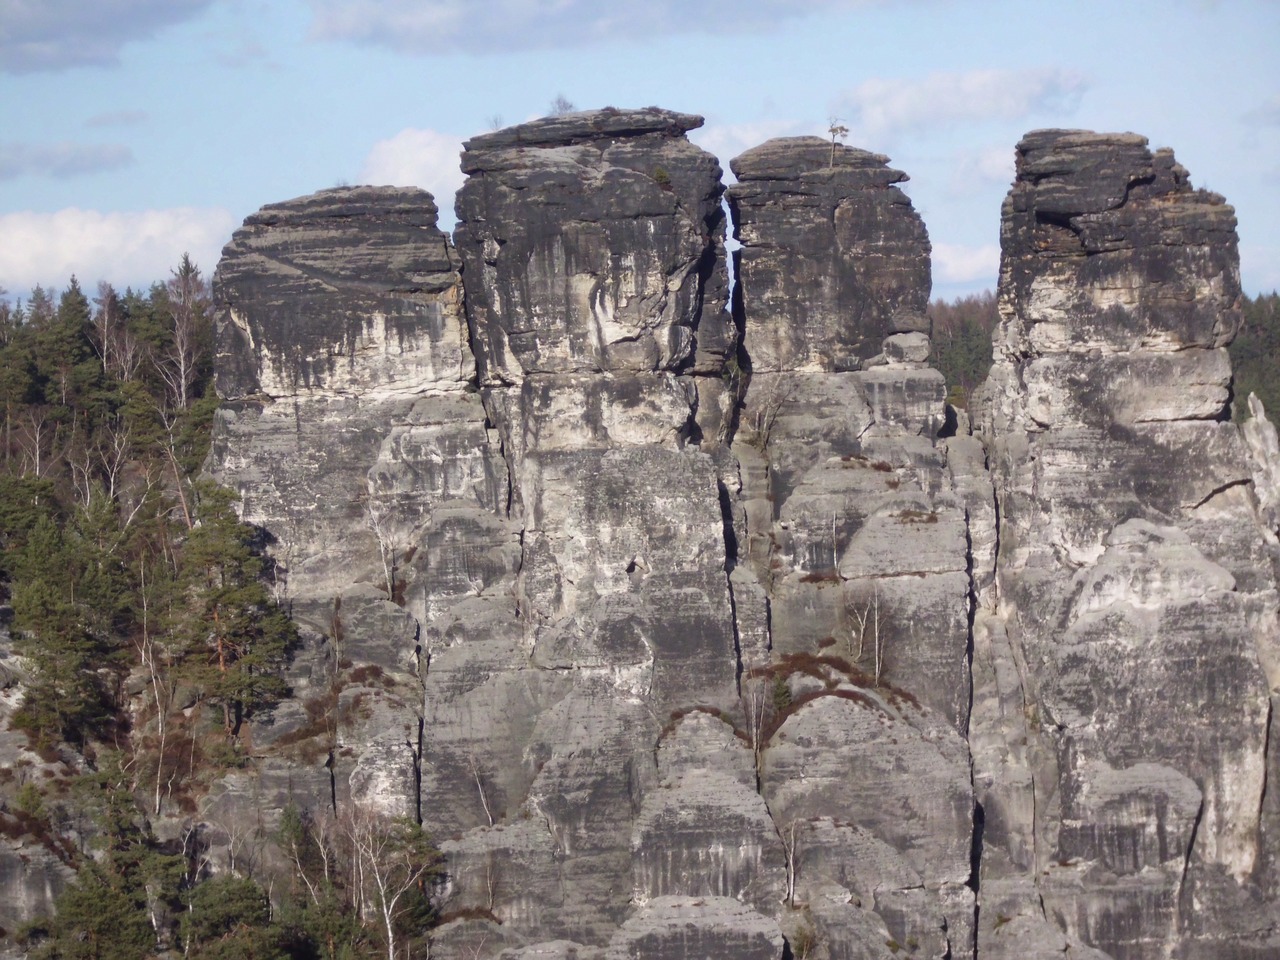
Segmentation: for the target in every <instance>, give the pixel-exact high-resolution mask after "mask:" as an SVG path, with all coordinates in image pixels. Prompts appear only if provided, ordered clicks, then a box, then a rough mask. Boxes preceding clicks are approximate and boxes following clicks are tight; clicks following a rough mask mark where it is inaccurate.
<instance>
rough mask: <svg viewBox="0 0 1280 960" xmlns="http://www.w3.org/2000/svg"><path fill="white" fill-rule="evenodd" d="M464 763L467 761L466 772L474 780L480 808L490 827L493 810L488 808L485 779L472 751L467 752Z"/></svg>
mask: <svg viewBox="0 0 1280 960" xmlns="http://www.w3.org/2000/svg"><path fill="white" fill-rule="evenodd" d="M466 761H467V771H468V772H469V773H470V774H471V778H472V779H473V780H475V782H476V790H477V792H479V794H480V806H481V807H483V808H484V815H485V817H486V818H487V819H488V821H489V826H491V827H492V826H493V823H494V820H493V810H492V808H491V807H490V806H489V794H488V792H487V791H486V790H485V779H486V778H485V777H484V774H483V772H482V771H481V769H480V761H479V760H478V759H477V758H476V753H475V751H474V750H468V751H467V756H466Z"/></svg>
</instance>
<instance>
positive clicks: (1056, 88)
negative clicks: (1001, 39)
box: [835, 68, 1086, 143]
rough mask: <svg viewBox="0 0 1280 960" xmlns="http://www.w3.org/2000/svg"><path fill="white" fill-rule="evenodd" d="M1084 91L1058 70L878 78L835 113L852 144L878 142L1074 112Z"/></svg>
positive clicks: (852, 92) (847, 96)
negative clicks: (904, 135) (898, 136)
mask: <svg viewBox="0 0 1280 960" xmlns="http://www.w3.org/2000/svg"><path fill="white" fill-rule="evenodd" d="M1085 88H1086V84H1085V81H1084V78H1083V77H1081V76H1080V75H1079V74H1076V73H1073V72H1071V71H1068V70H1059V69H1055V68H1045V69H1037V70H971V71H969V72H967V73H932V74H930V75H929V76H927V77H924V78H923V79H920V80H901V79H890V78H881V77H877V78H874V79H871V80H867V81H866V82H864V83H861V84H859V85H858V86H857V87H855V88H854V89H853V90H850V91H848V92H847V93H845V94H844V95H843V96H841V97H840V98H839V99H838V101H837V103H836V107H835V112H836V113H837V114H838V115H839V116H840V117H842V118H844V120H845V121H846V122H847V123H848V124H849V125H850V126H851V127H853V129H854V131H855V135H854V141H865V142H869V143H877V142H884V141H886V140H888V139H889V138H891V137H892V136H894V135H895V134H898V133H903V132H913V131H919V130H931V129H932V130H936V129H939V128H942V127H947V126H955V125H959V124H972V123H981V122H984V121H987V120H1020V119H1022V118H1024V117H1027V116H1030V115H1032V114H1036V113H1045V112H1048V113H1054V114H1065V113H1071V112H1072V111H1074V110H1075V108H1076V106H1077V105H1078V104H1079V101H1080V97H1081V95H1082V94H1083V93H1084V91H1085Z"/></svg>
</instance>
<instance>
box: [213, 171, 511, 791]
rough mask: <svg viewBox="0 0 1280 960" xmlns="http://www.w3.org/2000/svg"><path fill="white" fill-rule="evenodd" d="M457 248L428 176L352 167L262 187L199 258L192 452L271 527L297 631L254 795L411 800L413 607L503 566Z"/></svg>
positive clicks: (423, 607)
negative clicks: (210, 297) (359, 175)
mask: <svg viewBox="0 0 1280 960" xmlns="http://www.w3.org/2000/svg"><path fill="white" fill-rule="evenodd" d="M459 267H460V262H459V260H458V257H457V255H456V254H455V253H454V251H453V248H452V245H451V244H450V242H449V240H448V238H447V237H446V236H445V235H444V234H443V233H441V232H440V230H438V229H437V227H436V206H435V203H434V201H433V200H432V198H431V195H430V194H428V193H425V192H423V191H421V190H414V189H395V188H372V187H357V188H340V189H336V190H326V191H322V192H320V193H317V194H313V195H311V196H308V197H302V198H299V199H296V200H291V201H288V202H285V203H279V204H272V205H270V206H268V207H264V208H263V209H262V210H261V211H259V212H258V213H257V214H254V215H253V216H251V217H249V218H248V219H247V220H246V221H245V224H244V226H243V227H242V228H241V229H240V230H238V231H236V234H235V236H234V237H233V238H232V241H231V243H230V244H229V245H228V247H227V248H226V252H225V254H224V257H223V259H222V262H221V263H220V264H219V267H218V272H217V277H216V281H215V300H216V304H217V310H218V317H217V354H218V359H217V385H218V390H219V392H220V395H221V396H222V397H223V398H224V400H225V402H224V404H223V406H222V408H221V409H220V410H219V413H218V417H217V420H216V423H215V431H214V441H213V448H212V453H211V455H210V459H209V463H208V465H207V468H208V471H209V472H210V474H211V475H213V476H214V477H215V478H216V479H218V480H220V481H222V482H224V483H227V484H229V485H230V486H232V487H234V488H236V489H237V490H238V491H239V492H240V494H241V497H242V499H241V512H242V517H243V519H244V520H246V521H248V522H251V523H254V524H256V525H258V526H261V527H263V528H264V529H266V530H268V531H269V532H270V534H271V540H272V543H273V546H272V551H273V555H274V556H273V559H274V563H275V567H276V571H277V575H278V577H279V579H280V582H281V583H282V584H283V586H284V589H285V591H286V595H287V600H288V603H289V607H290V609H291V612H292V615H293V618H294V620H295V622H297V623H298V625H299V627H300V628H301V630H302V633H303V636H304V638H305V640H306V644H305V649H304V651H303V652H302V653H301V655H300V656H299V657H298V658H297V660H296V661H295V663H294V664H293V667H292V673H291V676H290V678H289V679H290V683H291V686H292V687H293V690H294V697H293V698H292V699H291V700H290V701H288V702H286V703H285V704H283V705H282V706H281V707H280V708H279V709H277V710H276V711H275V712H274V717H273V718H272V722H270V723H269V724H267V725H264V726H259V727H258V728H257V729H255V731H254V743H255V748H256V749H259V750H265V751H267V752H268V757H267V759H266V760H264V761H263V762H262V764H261V769H260V770H259V772H258V776H259V780H260V781H261V786H260V788H259V789H260V790H261V792H262V803H263V805H264V807H265V808H266V809H280V808H281V807H283V806H284V805H285V804H286V803H295V804H297V805H298V806H300V807H303V808H306V807H308V806H310V805H311V804H312V803H314V798H319V797H324V798H328V799H327V802H328V804H330V805H332V806H333V807H334V808H335V809H336V808H338V807H341V806H343V805H344V804H346V803H347V802H348V801H349V800H357V801H360V802H364V803H370V804H374V805H377V806H380V807H382V808H383V809H385V810H387V811H388V812H391V813H395V814H410V815H420V813H421V809H422V801H421V791H422V783H421V780H420V777H421V774H422V763H421V759H422V755H421V749H420V743H419V735H420V731H421V729H422V724H423V713H422V711H423V691H422V685H421V684H422V678H421V677H420V675H419V674H420V669H419V668H420V664H419V662H418V661H419V659H420V654H421V642H422V641H421V637H422V636H423V635H424V626H425V627H427V628H434V627H435V626H436V625H437V624H438V623H439V622H440V621H442V620H444V621H448V620H449V619H450V618H451V617H452V616H454V614H453V612H452V611H454V610H456V609H457V607H458V606H460V605H464V604H468V603H469V604H475V603H479V602H481V601H480V596H483V595H490V596H494V597H496V596H501V595H502V594H503V593H504V592H505V591H507V589H508V588H506V587H504V586H503V584H504V583H509V581H510V580H511V578H512V567H513V564H514V560H515V558H516V552H515V550H514V549H513V548H514V546H515V541H514V537H513V533H512V531H511V530H510V529H509V527H508V525H507V524H506V521H505V519H504V511H503V505H502V503H501V491H502V490H503V489H505V486H506V482H507V480H506V468H505V465H504V463H503V462H502V460H501V457H500V456H498V455H497V452H496V451H495V450H494V447H493V445H492V444H491V443H490V442H489V438H488V437H487V435H486V432H485V427H484V425H485V415H484V410H483V409H482V407H481V403H480V398H479V396H478V394H477V393H476V392H475V388H474V385H473V382H474V379H475V361H474V359H473V357H472V353H471V350H470V347H469V344H468V339H467V331H466V323H465V317H464V315H463V308H462V285H461V281H460V278H459V275H458V271H459ZM490 602H499V601H497V600H496V599H495V600H492V601H490ZM309 778H310V779H309ZM222 789H223V792H224V793H225V794H226V796H227V797H228V798H229V799H227V800H226V801H225V802H228V803H235V802H239V800H238V799H237V798H238V797H239V796H240V794H241V792H247V791H248V789H249V788H248V783H247V782H246V783H241V782H240V776H239V775H232V776H231V777H229V778H228V780H227V781H226V782H225V783H224V784H223V788H222ZM211 802H219V803H221V802H224V801H223V800H221V799H219V798H216V797H215V798H214V800H213V801H211Z"/></svg>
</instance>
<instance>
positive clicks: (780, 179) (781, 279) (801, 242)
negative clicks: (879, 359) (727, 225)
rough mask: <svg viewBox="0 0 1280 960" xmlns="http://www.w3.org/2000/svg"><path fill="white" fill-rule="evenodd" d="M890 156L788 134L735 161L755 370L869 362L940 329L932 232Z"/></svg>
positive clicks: (741, 267) (735, 201) (733, 204)
mask: <svg viewBox="0 0 1280 960" xmlns="http://www.w3.org/2000/svg"><path fill="white" fill-rule="evenodd" d="M888 159H889V158H888V157H885V156H882V155H880V154H878V153H868V152H867V151H865V150H856V149H854V148H852V147H846V146H843V145H840V146H837V145H835V144H833V143H829V142H827V141H825V140H823V139H821V138H819V137H788V138H780V139H776V140H770V141H769V142H768V143H765V144H762V145H761V146H759V147H756V148H754V149H752V150H748V151H747V152H746V153H744V154H742V155H741V156H740V157H738V158H737V159H735V160H734V161H733V162H732V163H731V164H730V166H731V167H732V169H733V173H734V175H735V176H736V177H737V178H738V182H737V184H735V185H734V186H733V187H731V188H730V189H729V204H730V210H731V211H732V213H733V220H734V224H735V230H736V234H735V235H736V236H737V238H738V239H739V240H741V241H742V244H743V250H742V253H741V256H740V258H739V263H738V277H739V287H738V289H739V291H740V292H741V293H742V297H743V300H744V302H746V303H748V304H749V308H748V309H747V338H748V340H749V341H750V344H751V346H750V349H751V362H752V369H753V370H756V371H762V372H763V371H776V370H825V371H837V370H857V369H858V368H859V365H860V362H861V361H865V360H867V359H869V358H871V357H873V356H875V355H877V354H879V353H880V352H881V349H882V342H883V341H884V340H885V338H886V337H889V336H890V335H892V334H912V333H924V334H927V333H928V332H929V320H928V318H927V317H926V316H925V308H926V307H927V306H928V304H929V286H930V281H929V238H928V236H927V235H926V233H925V229H924V224H923V223H922V222H921V221H920V218H919V217H918V216H917V215H916V213H915V211H914V210H912V209H911V201H910V200H908V199H907V196H906V194H904V193H903V192H902V191H901V190H899V189H898V188H897V187H895V186H893V185H894V184H895V183H901V182H903V181H904V180H906V179H907V175H906V174H905V173H903V172H902V171H901V170H894V169H891V168H890V167H889V166H888V165H887V161H888ZM899 342H901V343H903V344H906V343H911V342H912V340H911V339H910V338H906V339H905V340H904V339H902V338H896V337H895V338H892V343H893V344H894V345H896V344H898V343H899ZM893 348H894V347H892V346H891V347H890V349H893ZM924 353H925V356H927V355H928V349H927V347H926V349H925V351H924ZM925 356H915V357H913V358H912V359H914V360H924V359H925Z"/></svg>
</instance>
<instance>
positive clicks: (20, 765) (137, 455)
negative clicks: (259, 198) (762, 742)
mask: <svg viewBox="0 0 1280 960" xmlns="http://www.w3.org/2000/svg"><path fill="white" fill-rule="evenodd" d="M930 313H931V315H932V318H933V325H934V335H933V362H934V364H935V365H936V366H937V367H938V368H939V369H940V370H941V371H942V372H943V373H944V374H945V376H946V379H947V384H948V388H949V400H950V402H951V403H952V404H954V405H956V406H964V405H966V404H967V403H968V400H969V397H970V396H971V394H972V392H973V390H974V388H975V387H977V386H978V385H979V384H980V383H981V382H982V381H983V379H985V377H986V374H987V370H988V368H989V366H990V363H991V331H992V329H993V328H994V326H995V324H996V321H997V311H996V301H995V297H994V296H993V295H992V294H990V293H984V294H977V295H973V296H969V297H961V298H959V299H957V300H953V301H950V302H944V301H936V302H934V303H933V304H932V306H931V308H930ZM212 354H213V306H212V300H211V293H210V288H209V284H208V282H207V280H206V279H205V277H204V276H203V275H202V274H201V272H200V270H199V268H198V267H196V265H195V264H193V263H192V262H191V260H190V259H189V258H186V257H184V258H183V259H182V261H181V263H180V264H178V266H177V267H176V268H175V269H174V270H173V272H172V274H171V276H170V277H169V278H168V279H167V280H166V281H164V282H160V283H156V284H154V285H152V286H151V287H150V288H149V289H148V290H145V291H135V290H125V291H124V292H120V291H117V290H115V289H114V288H113V287H111V286H110V285H109V284H105V283H104V284H100V285H99V286H98V288H97V290H96V291H94V292H93V295H92V296H90V294H88V293H86V292H85V291H84V290H82V289H81V288H80V285H79V284H78V283H77V282H76V281H75V279H74V278H73V279H72V280H71V282H70V283H69V285H68V286H67V288H66V289H65V290H62V291H60V292H56V293H55V292H51V291H47V290H42V289H40V288H37V289H36V290H34V291H32V292H31V294H30V295H29V296H28V297H25V298H23V299H21V300H17V301H14V302H12V303H10V302H0V693H3V692H5V691H8V692H9V694H10V695H9V696H5V697H0V718H3V719H6V720H7V723H8V725H9V726H10V727H11V728H13V729H16V730H18V731H21V733H22V734H25V736H26V738H27V740H28V745H29V750H30V752H29V753H27V754H23V756H22V757H21V758H20V759H19V760H18V761H17V762H16V763H10V764H6V765H5V766H4V767H3V768H0V835H4V836H7V837H9V838H10V839H11V840H14V841H15V842H16V841H19V840H20V841H21V842H23V843H35V844H39V845H42V846H43V847H44V848H45V849H47V850H48V851H49V852H50V853H51V855H53V856H56V857H57V858H59V859H60V860H61V861H62V862H64V863H65V864H67V865H68V866H69V867H71V868H73V869H75V870H76V871H77V872H76V874H75V878H74V879H73V880H72V881H71V882H70V883H69V885H68V886H67V887H66V889H65V890H64V891H63V893H62V894H61V896H60V897H59V899H58V911H57V916H56V917H54V918H50V919H48V920H46V921H43V922H37V923H35V924H32V925H31V926H30V927H29V928H28V929H26V930H25V931H21V932H20V933H19V937H20V939H21V941H22V942H23V943H24V944H25V946H26V948H27V950H28V951H29V955H30V956H32V957H36V958H44V960H50V958H57V957H77V958H79V957H84V958H89V957H101V958H112V960H114V958H119V960H124V958H126V957H133V956H140V955H144V954H146V953H147V952H148V951H150V950H152V949H153V948H154V947H155V945H156V944H160V945H161V946H163V947H168V948H173V949H181V950H182V951H183V953H184V954H186V955H188V956H191V957H201V956H205V957H227V958H229V957H240V956H261V957H310V958H321V957H323V958H328V960H338V958H339V957H349V958H360V957H369V956H374V955H377V954H378V953H381V952H383V951H385V950H387V949H388V947H390V948H391V952H392V953H394V952H395V950H394V947H395V941H397V940H399V941H400V942H401V944H402V945H403V944H404V943H405V942H412V941H413V939H414V938H415V937H417V936H420V935H421V933H422V931H423V930H425V929H426V927H427V926H428V925H429V924H430V923H431V920H432V918H431V917H430V908H429V905H428V901H427V897H426V894H425V892H424V891H425V890H426V889H427V884H426V883H424V882H423V881H424V880H425V879H426V878H427V877H429V875H430V873H431V871H432V870H434V869H435V868H436V865H437V863H438V858H437V855H436V854H435V852H434V851H433V849H432V848H431V847H430V844H429V842H428V841H427V839H426V838H425V836H424V835H423V834H422V831H421V827H420V826H418V825H417V824H414V823H412V822H405V821H389V822H386V823H377V824H374V823H369V822H364V821H356V820H352V821H349V822H344V823H335V824H317V823H312V822H309V821H307V820H306V819H305V818H303V817H302V816H301V815H299V814H298V813H297V812H296V811H293V812H287V814H286V816H285V817H284V820H283V824H282V826H281V828H280V831H279V833H278V835H274V836H272V837H269V838H265V840H264V842H269V843H271V844H273V845H274V848H275V849H276V850H277V851H278V852H280V854H281V855H282V856H284V857H285V858H286V861H287V862H289V863H292V864H293V870H294V875H293V884H292V887H291V888H290V889H289V890H286V891H283V892H282V891H280V889H279V888H278V887H277V888H276V889H275V891H274V893H273V899H275V900H276V901H277V902H278V903H283V904H284V906H283V908H281V909H275V910H273V909H271V908H270V907H269V905H268V900H267V896H266V893H265V892H264V891H263V890H262V889H261V888H259V887H258V886H257V884H256V883H255V882H254V881H253V880H252V878H250V877H241V876H236V875H235V874H233V873H232V874H222V875H219V876H211V875H210V874H211V872H210V871H209V870H208V862H207V860H204V859H202V857H203V856H204V854H203V853H202V852H201V849H200V848H199V846H198V845H193V843H194V842H193V841H191V838H190V837H187V836H185V835H184V836H183V837H182V838H180V840H173V839H168V840H163V841H162V840H161V839H158V838H157V837H156V836H155V835H153V833H152V824H154V823H161V822H164V821H166V820H168V821H169V822H170V823H172V822H174V820H175V819H180V818H183V817H187V816H189V815H190V814H191V813H192V812H194V811H195V810H196V805H197V803H198V801H199V799H200V798H201V797H202V796H203V795H204V794H205V792H206V791H207V790H208V788H209V786H210V785H211V784H212V783H213V782H215V781H216V780H218V779H219V778H220V777H222V776H223V775H224V774H225V772H226V771H227V770H229V769H232V768H235V767H238V766H241V765H243V764H244V763H245V762H246V759H247V758H246V749H245V746H244V744H243V742H242V737H241V728H242V724H243V723H244V721H245V720H246V719H248V718H250V717H252V716H253V714H254V713H256V712H258V711H262V710H266V709H268V708H270V707H271V706H272V705H273V704H274V703H276V702H277V701H278V700H280V699H281V698H282V697H285V696H287V695H288V690H287V689H286V687H285V683H284V679H283V677H284V670H283V668H284V666H285V664H286V662H287V659H288V657H289V655H290V652H291V649H292V648H293V647H294V645H295V644H296V643H297V642H298V638H297V635H296V633H295V631H294V628H293V626H292V624H291V622H290V621H289V619H288V618H287V616H285V613H284V611H283V610H282V609H281V608H280V607H279V606H278V605H277V603H276V599H275V598H276V593H275V591H274V589H273V581H272V577H271V567H270V564H269V562H268V561H267V559H266V558H265V557H264V556H263V555H262V554H261V552H260V549H259V548H260V541H259V535H258V531H255V530H254V529H253V528H252V527H249V526H247V525H245V524H242V523H240V522H239V520H238V518H237V515H236V512H235V510H234V496H233V494H232V493H231V492H230V491H227V490H225V489H221V488H219V487H217V486H215V485H213V484H212V483H210V482H209V481H207V480H206V479H203V478H202V477H201V465H202V463H203V462H204V459H205V456H206V454H207V452H208V448H209V443H210V430H211V425H212V422H213V414H214V411H215V409H216V407H217V403H218V400H217V397H216V395H215V393H214V390H213V383H212V381H213V371H212ZM1231 355H1232V359H1233V362H1234V364H1235V369H1236V371H1237V373H1236V376H1237V388H1236V396H1237V403H1236V413H1237V415H1240V414H1241V412H1242V408H1243V407H1244V404H1243V402H1241V400H1240V398H1243V397H1244V396H1246V395H1247V393H1248V392H1249V391H1253V392H1255V393H1257V394H1258V395H1259V396H1260V397H1261V398H1262V400H1263V402H1264V403H1265V404H1266V405H1267V407H1268V409H1270V410H1271V411H1272V413H1273V415H1275V414H1278V413H1280V296H1277V294H1275V293H1272V294H1269V295H1265V296H1259V297H1255V298H1246V301H1245V304H1244V323H1243V327H1242V329H1241V331H1240V335H1239V336H1238V337H1237V338H1236V341H1235V343H1234V344H1233V346H1232V347H1231ZM18 685H21V687H22V689H23V692H24V695H23V697H22V699H21V702H20V703H18V704H17V705H16V707H15V705H14V704H15V701H16V698H13V697H12V696H11V694H12V692H13V691H14V690H15V688H17V687H18ZM322 828H323V829H322ZM375 841H376V844H377V846H376V850H377V856H376V858H375V859H368V858H370V857H373V854H372V853H370V851H371V850H373V849H374V844H375ZM388 843H389V844H390V846H386V845H385V844H388ZM362 858H366V859H362ZM335 864H345V868H339V867H338V866H335ZM375 868H377V869H386V870H391V871H393V872H395V876H396V877H398V878H400V879H401V880H405V881H406V882H407V880H408V879H410V878H411V879H412V880H413V886H412V890H411V892H406V894H405V898H404V899H403V900H399V901H397V902H396V903H395V904H392V906H391V908H388V909H390V910H392V912H393V913H394V915H391V914H390V913H388V914H385V915H382V916H379V917H378V923H374V922H373V920H372V915H371V912H370V908H369V904H370V902H371V901H370V899H369V897H370V896H371V894H369V893H368V892H367V890H366V889H365V888H364V887H363V886H362V884H363V883H364V882H366V881H365V878H366V877H368V876H372V875H373V871H374V870H375ZM405 890H406V891H410V888H409V887H406V888H405ZM374 912H375V913H376V911H374ZM8 933H10V934H13V933H14V931H9V932H8Z"/></svg>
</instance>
